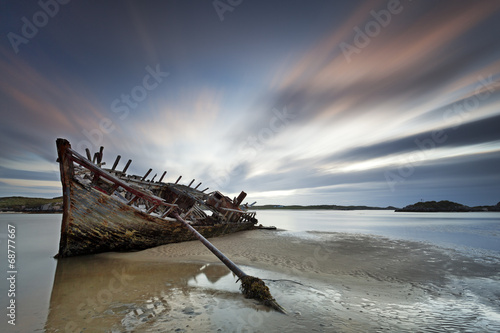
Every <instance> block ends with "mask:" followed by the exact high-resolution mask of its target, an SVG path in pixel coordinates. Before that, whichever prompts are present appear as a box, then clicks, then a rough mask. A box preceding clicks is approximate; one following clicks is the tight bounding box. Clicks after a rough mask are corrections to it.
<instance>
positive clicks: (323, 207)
mask: <svg viewBox="0 0 500 333" xmlns="http://www.w3.org/2000/svg"><path fill="white" fill-rule="evenodd" d="M252 209H256V210H264V209H295V210H313V209H314V210H396V209H397V208H396V207H392V206H388V207H370V206H338V205H311V206H301V205H291V206H282V205H263V206H253V207H252Z"/></svg>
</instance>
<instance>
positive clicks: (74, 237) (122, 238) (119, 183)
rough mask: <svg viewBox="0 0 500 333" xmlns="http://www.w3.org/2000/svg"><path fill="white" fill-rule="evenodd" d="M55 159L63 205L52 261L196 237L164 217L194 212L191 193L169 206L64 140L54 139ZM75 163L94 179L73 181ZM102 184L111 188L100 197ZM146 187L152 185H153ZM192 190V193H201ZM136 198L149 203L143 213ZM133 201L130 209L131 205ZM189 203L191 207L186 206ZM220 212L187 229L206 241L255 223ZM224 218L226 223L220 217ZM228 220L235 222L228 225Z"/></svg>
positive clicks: (238, 213)
mask: <svg viewBox="0 0 500 333" xmlns="http://www.w3.org/2000/svg"><path fill="white" fill-rule="evenodd" d="M101 152H102V149H101ZM58 156H59V163H60V169H61V182H62V185H63V205H64V207H63V219H62V224H61V240H60V244H59V253H58V254H57V256H56V257H71V256H78V255H85V254H93V253H100V252H108V251H135V250H143V249H147V248H150V247H155V246H159V245H164V244H169V243H178V242H184V241H190V240H195V239H196V236H194V234H193V233H191V232H190V231H189V230H188V229H187V227H186V226H185V225H184V224H183V223H181V222H179V221H177V220H176V219H174V218H172V217H171V216H169V214H170V215H171V214H177V213H182V214H183V215H184V216H189V214H191V213H192V212H193V211H194V208H196V207H194V204H195V203H196V202H197V201H196V198H194V197H193V196H192V195H182V194H179V195H177V197H176V199H175V200H174V202H173V203H170V202H168V201H166V200H165V199H163V198H160V197H158V196H155V195H153V194H148V192H147V190H144V189H139V190H137V189H135V188H134V187H133V185H130V184H129V183H127V182H125V181H123V180H120V179H118V178H116V177H114V176H113V175H112V174H110V173H107V172H105V171H104V170H102V169H100V168H99V167H98V166H97V165H95V164H93V163H92V162H91V161H89V160H86V159H85V158H84V157H83V156H81V155H79V154H78V153H76V152H74V151H73V150H72V149H71V146H70V145H69V142H67V141H66V140H63V139H58ZM74 163H79V164H80V165H81V166H83V167H78V168H79V170H80V171H79V172H81V171H82V170H86V171H88V172H89V173H88V174H89V175H91V177H93V179H94V181H93V182H90V183H88V182H87V183H85V182H82V178H81V177H80V178H78V177H75V170H76V169H75V168H76V167H77V166H75V165H74ZM92 175H93V176H92ZM104 180H106V181H107V182H108V185H109V182H111V185H109V186H108V187H111V188H112V189H111V190H110V191H109V192H107V193H103V192H105V191H103V186H104V185H106V183H105V182H104ZM147 185H148V186H149V185H152V182H150V183H147ZM154 185H156V186H160V187H161V188H162V189H164V190H165V189H169V188H170V187H168V186H169V185H167V184H159V185H158V184H157V183H155V184H154ZM113 186H114V187H113ZM116 189H123V190H126V191H127V192H128V194H133V198H134V199H130V200H128V201H127V200H124V198H123V197H119V196H117V195H115V194H113V193H115V192H114V191H115V190H116ZM193 191H194V190H192V193H195V194H196V193H202V192H193ZM112 194H113V195H112ZM138 198H141V199H140V200H143V202H144V203H146V204H147V205H148V207H146V209H147V211H146V210H144V209H142V208H140V207H139V206H138V205H137V201H139V200H136V199H138ZM134 201H135V204H136V205H135V206H133V205H132V204H131V203H132V202H134ZM198 201H199V200H198ZM175 202H177V203H178V204H176V203H175ZM189 202H190V203H191V206H186V205H187V203H189ZM184 206H185V207H184ZM158 207H160V208H161V207H163V208H162V209H159V208H158ZM211 208H212V209H215V208H213V207H211ZM222 209H225V211H224V212H226V215H222V214H219V215H218V216H219V217H223V218H222V219H216V218H209V219H205V220H203V222H205V221H206V220H209V221H210V223H206V222H205V223H204V224H199V223H193V224H192V226H193V227H194V228H195V229H196V230H197V231H198V232H199V233H201V234H202V235H203V236H204V237H206V238H210V237H217V236H221V235H225V234H230V233H234V232H237V231H242V230H248V229H252V228H254V225H255V223H256V222H257V220H256V219H255V218H253V215H246V213H245V212H244V211H240V210H237V211H235V210H234V209H227V208H222ZM216 212H217V213H218V211H216ZM234 212H236V213H234ZM198 213H199V209H198ZM202 214H204V213H202ZM205 216H206V215H205ZM228 216H229V217H230V218H229V220H228V219H227V218H225V217H228ZM231 218H232V219H233V220H234V219H236V220H234V222H232V221H231ZM193 221H195V220H193Z"/></svg>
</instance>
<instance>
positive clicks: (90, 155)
mask: <svg viewBox="0 0 500 333" xmlns="http://www.w3.org/2000/svg"><path fill="white" fill-rule="evenodd" d="M85 152H86V153H87V159H88V160H89V161H92V154H90V149H88V148H85Z"/></svg>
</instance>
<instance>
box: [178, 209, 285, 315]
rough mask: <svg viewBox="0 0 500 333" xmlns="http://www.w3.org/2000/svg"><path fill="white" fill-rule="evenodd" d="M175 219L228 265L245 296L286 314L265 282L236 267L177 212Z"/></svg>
mask: <svg viewBox="0 0 500 333" xmlns="http://www.w3.org/2000/svg"><path fill="white" fill-rule="evenodd" d="M174 217H175V219H176V220H177V221H179V222H181V223H182V224H184V226H185V227H186V228H188V229H189V231H191V232H192V233H193V234H194V235H195V236H196V238H198V239H199V240H200V241H201V242H202V243H203V245H205V246H206V247H207V248H208V249H209V250H210V252H212V253H213V254H215V256H216V257H217V258H219V260H220V261H222V263H223V264H224V265H226V267H227V268H229V269H230V270H231V272H233V273H234V274H235V275H236V276H237V277H238V280H241V281H242V291H243V294H245V296H248V297H252V298H257V299H258V300H259V301H262V302H263V303H264V304H265V305H267V306H269V307H271V308H273V309H275V310H276V311H279V312H281V313H284V314H286V311H285V309H283V308H282V307H281V305H279V304H278V302H276V300H275V299H274V298H273V297H272V296H271V293H270V292H269V288H267V286H266V285H265V283H264V281H262V280H261V279H259V278H256V277H253V276H249V275H246V274H245V272H243V271H242V270H241V269H240V268H239V267H238V266H236V264H235V263H234V262H232V261H231V259H229V258H228V257H226V256H225V255H224V253H222V252H221V251H219V249H217V248H216V247H215V246H214V245H213V244H212V243H210V242H209V241H208V240H207V239H206V238H205V237H203V235H202V234H200V233H199V232H198V231H197V230H196V229H195V228H193V227H192V226H191V225H190V224H189V223H187V222H186V221H185V220H184V219H182V217H180V216H179V214H178V213H177V212H175V213H174ZM255 289H257V290H255ZM262 291H263V292H262Z"/></svg>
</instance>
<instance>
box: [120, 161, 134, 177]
mask: <svg viewBox="0 0 500 333" xmlns="http://www.w3.org/2000/svg"><path fill="white" fill-rule="evenodd" d="M130 163H132V160H128V162H127V164H126V165H125V168H123V171H122V172H123V173H124V174H125V172H127V169H128V167H129V166H130Z"/></svg>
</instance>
